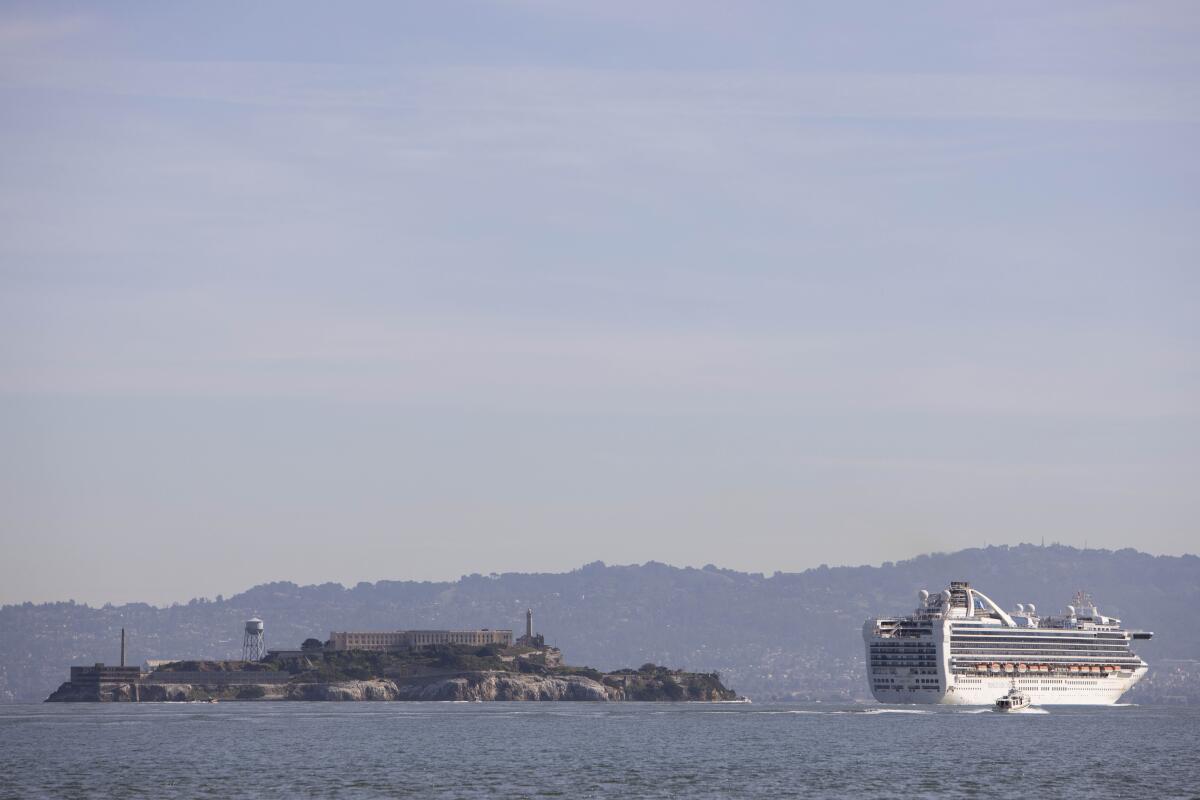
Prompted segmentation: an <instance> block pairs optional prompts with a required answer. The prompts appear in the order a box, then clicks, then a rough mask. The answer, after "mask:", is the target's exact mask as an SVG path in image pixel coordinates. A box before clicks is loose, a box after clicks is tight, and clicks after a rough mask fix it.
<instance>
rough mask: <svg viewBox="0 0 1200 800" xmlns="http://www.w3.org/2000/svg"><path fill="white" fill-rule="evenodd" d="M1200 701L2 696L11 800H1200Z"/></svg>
mask: <svg viewBox="0 0 1200 800" xmlns="http://www.w3.org/2000/svg"><path fill="white" fill-rule="evenodd" d="M1198 741H1200V708H1191V709H1189V708H1156V707H1116V708H1086V709H1083V708H1080V709H1072V708H1051V709H1050V710H1049V711H1048V713H1035V714H1013V715H1001V714H995V713H992V712H990V711H987V710H981V709H953V708H884V707H878V708H873V707H844V708H831V707H823V706H792V705H774V706H770V705H768V706H760V705H751V706H742V705H700V704H687V705H672V704H657V703H651V704H638V703H628V704H613V705H605V704H594V703H487V704H454V703H346V704H337V703H223V704H219V705H192V704H154V705H150V704H147V705H124V704H120V705H90V704H89V705H28V706H0V797H5V798H7V797H55V798H59V797H61V798H93V797H121V798H126V797H154V798H185V797H186V798H192V797H213V798H217V797H220V798H226V797H289V798H291V797H328V798H373V797H462V798H474V797H494V796H503V797H572V798H574V797H584V798H586V797H600V796H611V797H656V798H657V797H664V798H665V797H771V798H774V797H853V798H867V797H981V798H988V799H989V800H998V799H999V798H1022V800H1033V798H1044V797H1072V798H1096V797H1155V798H1162V797H1191V798H1195V797H1200V756H1198V744H1197V743H1198Z"/></svg>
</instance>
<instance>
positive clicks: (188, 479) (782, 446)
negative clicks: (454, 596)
mask: <svg viewBox="0 0 1200 800" xmlns="http://www.w3.org/2000/svg"><path fill="white" fill-rule="evenodd" d="M0 103H2V108H3V114H2V115H0V148H2V150H0V153H2V155H0V602H18V601H23V600H27V599H29V600H46V599H66V598H75V599H77V600H81V601H83V600H87V601H92V602H96V601H101V602H102V601H110V600H111V601H122V600H130V599H146V600H150V601H154V602H169V601H172V600H185V599H187V598H189V597H191V596H194V595H207V596H213V595H216V594H217V593H218V592H221V593H225V594H230V593H232V592H235V591H238V590H240V589H243V588H246V587H248V586H249V585H251V584H253V583H257V582H260V581H264V580H278V579H286V580H295V581H298V582H304V583H307V582H320V581H327V580H334V581H340V582H344V583H350V584H352V583H354V582H357V581H360V580H377V579H381V578H393V579H399V578H429V579H442V578H453V577H457V576H458V575H460V574H462V573H469V572H483V573H487V572H491V571H508V570H555V571H557V570H563V569H569V568H572V567H575V566H578V565H580V564H582V563H584V562H587V561H592V560H595V559H603V560H606V561H609V562H617V563H621V562H633V561H637V562H640V561H645V560H648V559H657V560H661V561H668V562H671V563H674V564H681V565H688V564H690V565H697V566H699V565H703V564H705V563H707V562H714V563H717V564H719V565H722V566H728V567H735V568H741V569H751V570H761V571H766V572H771V571H774V570H777V569H778V570H798V569H803V568H806V567H809V566H815V565H817V564H820V563H822V562H827V563H830V564H836V563H878V562H881V561H884V560H890V559H899V558H905V557H908V556H911V555H914V554H917V553H920V552H925V551H929V550H951V549H958V548H960V547H963V546H972V545H978V544H983V543H985V542H988V543H993V544H994V543H1003V542H1009V543H1015V542H1018V541H1038V540H1039V539H1040V538H1041V537H1045V538H1046V540H1047V541H1052V540H1057V541H1062V542H1064V543H1070V544H1076V545H1082V544H1083V543H1084V541H1085V539H1086V541H1087V542H1088V543H1089V544H1090V545H1093V546H1104V547H1112V548H1116V547H1123V546H1134V547H1137V548H1140V549H1144V550H1148V551H1150V552H1154V553H1181V552H1196V551H1197V549H1198V548H1197V545H1196V542H1197V538H1198V537H1197V533H1198V530H1197V528H1198V526H1197V523H1198V521H1200V491H1198V490H1197V486H1200V418H1198V417H1200V275H1198V267H1200V246H1198V244H1200V233H1198V230H1200V213H1198V212H1200V189H1198V187H1200V146H1198V144H1200V4H1197V3H1195V2H1179V3H1163V2H1145V1H1144V0H1134V1H1132V2H1119V3H1106V2H1086V3H1066V2H1056V3H1045V2H1041V1H1040V0H1039V2H1026V3H1021V2H1005V3H993V4H978V3H961V2H946V3H896V2H890V1H889V2H880V3H812V4H803V3H796V2H780V3H754V2H737V3H733V2H729V3H708V2H692V1H690V0H689V1H688V2H683V1H682V0H680V1H679V2H659V3H646V2H629V3H619V2H596V3H590V4H567V3H554V2H549V0H546V1H545V2H540V1H538V0H527V1H524V2H520V1H514V2H500V3H469V2H449V3H420V4H418V3H412V4H401V3H392V2H386V3H346V4H332V5H331V4H321V5H306V4H301V3H294V2H254V3H245V2H237V3H230V4H224V5H223V4H220V3H212V2H207V3H194V4H176V3H149V2H147V3H136V4H128V3H103V4H101V3H80V4H77V5H76V4H58V3H46V2H37V3H29V4H19V3H3V4H0Z"/></svg>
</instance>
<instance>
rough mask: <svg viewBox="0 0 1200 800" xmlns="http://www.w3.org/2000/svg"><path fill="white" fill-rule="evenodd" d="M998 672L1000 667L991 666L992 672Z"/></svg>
mask: <svg viewBox="0 0 1200 800" xmlns="http://www.w3.org/2000/svg"><path fill="white" fill-rule="evenodd" d="M999 671H1000V665H999V664H992V672H999Z"/></svg>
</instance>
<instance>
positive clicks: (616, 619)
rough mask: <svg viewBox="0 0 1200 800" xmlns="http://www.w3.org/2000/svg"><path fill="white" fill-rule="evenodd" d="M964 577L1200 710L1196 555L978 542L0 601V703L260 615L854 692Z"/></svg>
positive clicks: (40, 694)
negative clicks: (919, 600) (886, 555)
mask: <svg viewBox="0 0 1200 800" xmlns="http://www.w3.org/2000/svg"><path fill="white" fill-rule="evenodd" d="M952 579H964V580H969V581H971V583H972V584H974V585H976V586H978V587H979V588H980V589H982V590H983V591H985V592H987V593H988V594H989V595H990V596H991V597H992V598H993V599H995V600H997V602H1000V603H1001V604H1002V605H1005V606H1011V605H1013V604H1015V603H1017V602H1024V603H1029V602H1032V603H1037V604H1038V606H1039V608H1040V609H1042V610H1043V611H1050V610H1057V609H1061V608H1062V607H1063V606H1064V605H1065V604H1066V603H1067V602H1069V601H1070V597H1071V594H1072V593H1073V592H1074V591H1075V590H1076V589H1086V590H1088V591H1090V592H1091V593H1092V595H1093V596H1094V598H1095V600H1096V602H1097V605H1099V607H1100V610H1101V611H1102V612H1103V613H1105V614H1108V615H1111V616H1117V617H1120V618H1122V619H1123V620H1124V621H1125V622H1126V624H1127V625H1129V626H1130V627H1133V628H1141V629H1147V630H1153V631H1154V632H1155V638H1154V639H1153V640H1152V641H1150V642H1143V643H1139V646H1138V652H1139V653H1140V654H1142V655H1143V656H1144V657H1145V658H1146V659H1147V660H1148V661H1150V663H1151V666H1152V668H1153V671H1152V673H1151V677H1150V679H1148V680H1147V681H1144V682H1143V684H1142V685H1141V686H1139V687H1138V688H1137V689H1135V692H1134V695H1133V696H1132V699H1134V700H1140V701H1141V702H1152V701H1154V700H1159V699H1170V700H1173V701H1178V700H1180V699H1190V701H1191V702H1200V668H1198V667H1197V665H1198V664H1200V616H1198V615H1197V614H1196V612H1195V609H1196V608H1197V607H1198V605H1200V603H1198V601H1200V558H1197V557H1196V556H1182V557H1166V556H1158V557H1155V556H1150V555H1146V554H1144V553H1138V552H1136V551H1134V550H1128V549H1127V550H1120V551H1117V552H1112V551H1106V550H1086V551H1081V550H1076V549H1074V548H1069V547H1061V546H1051V547H1037V546H1033V545H1020V546H1018V547H988V548H982V549H980V548H973V549H969V550H963V551H960V552H957V553H948V554H946V553H939V554H934V555H928V556H919V557H917V558H914V559H911V560H909V561H903V562H900V563H896V564H893V563H890V562H889V563H885V564H883V565H882V566H879V567H844V568H826V567H820V568H817V569H811V570H807V571H805V572H801V573H776V574H774V575H772V576H770V577H766V576H763V575H760V574H748V573H743V572H735V571H733V570H725V569H718V568H716V567H713V566H708V567H705V568H703V569H680V568H676V567H671V566H667V565H665V564H658V563H654V562H651V563H647V564H643V565H640V566H606V565H604V564H603V563H600V562H596V563H594V564H588V565H587V566H584V567H582V568H580V569H577V570H574V571H572V572H568V573H562V574H522V573H509V574H504V575H491V576H481V575H471V576H467V577H464V578H461V579H460V580H458V581H456V582H453V583H429V582H422V583H418V582H411V581H380V582H379V583H374V584H369V583H360V584H359V585H357V586H355V587H353V588H350V589H347V588H345V587H343V586H341V585H339V584H332V583H330V584H323V585H320V586H296V585H295V584H291V583H271V584H265V585H262V586H256V587H254V588H253V589H251V590H249V591H247V592H244V593H242V594H239V595H237V596H235V597H231V598H227V599H221V598H218V599H217V600H216V601H210V600H193V601H192V602H190V603H188V604H187V605H176V606H172V607H170V608H155V607H153V606H149V605H145V604H129V605H124V606H105V607H103V608H90V607H88V606H85V605H78V604H74V603H48V604H43V605H34V604H32V603H26V604H23V605H12V606H4V607H3V608H0V700H4V701H9V702H12V701H18V702H19V701H37V700H42V699H44V698H45V697H46V696H47V695H48V694H49V693H50V692H51V691H52V690H53V689H54V688H55V687H56V686H58V685H59V684H60V683H61V682H62V681H63V680H64V679H65V677H66V674H67V668H68V666H70V665H71V664H89V663H93V662H96V661H105V662H108V663H114V662H115V661H116V660H117V657H118V648H119V645H118V642H119V631H120V628H121V627H122V626H124V627H125V628H126V629H127V631H128V636H129V660H130V662H131V663H140V662H141V661H143V660H145V659H147V658H167V657H170V658H230V657H236V656H237V655H238V654H239V652H240V649H241V628H242V622H243V620H245V619H246V618H247V617H249V616H252V615H259V616H261V617H262V618H263V619H264V620H266V625H267V641H268V646H272V647H296V646H298V645H299V644H300V642H302V641H303V640H304V639H306V638H308V637H310V636H316V637H318V638H321V639H324V638H326V637H327V636H328V635H329V632H330V631H331V630H347V629H358V630H370V629H376V630H394V629H402V628H455V627H492V628H513V629H520V627H521V626H522V624H523V613H524V610H525V608H526V607H532V608H533V609H534V614H535V623H536V625H535V627H536V628H537V629H538V630H540V631H541V632H542V633H544V634H545V635H546V640H547V643H548V644H553V645H556V646H558V647H560V648H562V649H563V651H564V654H565V656H566V658H567V660H568V661H569V662H570V663H575V664H589V665H592V666H595V667H597V668H599V669H604V670H611V669H616V668H620V667H626V666H633V667H637V666H639V665H640V664H643V663H645V662H648V661H652V662H655V663H657V664H663V665H668V666H672V667H686V668H688V669H692V670H698V671H712V670H716V671H719V672H720V673H721V676H722V678H723V679H724V681H725V683H726V684H727V685H729V686H731V687H732V688H734V689H736V690H737V691H738V692H740V693H744V694H748V695H750V696H751V697H753V698H755V699H758V700H767V699H787V698H797V699H831V700H832V699H841V700H848V699H865V698H866V697H867V690H866V683H865V679H864V677H863V644H862V634H861V630H862V624H863V621H864V620H865V619H866V618H867V617H869V616H872V615H875V614H881V613H896V612H906V611H909V610H911V608H912V607H913V605H914V604H915V598H916V590H917V589H918V588H921V587H928V588H929V589H930V590H931V591H933V590H938V589H940V588H942V587H943V586H944V585H945V584H947V583H948V582H949V581H950V580H952Z"/></svg>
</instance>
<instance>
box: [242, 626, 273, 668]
mask: <svg viewBox="0 0 1200 800" xmlns="http://www.w3.org/2000/svg"><path fill="white" fill-rule="evenodd" d="M266 654H267V639H266V636H264V635H263V621H262V620H261V619H259V618H258V617H253V618H251V619H248V620H246V635H245V636H243V637H242V661H261V660H262V658H263V656H265V655H266Z"/></svg>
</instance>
